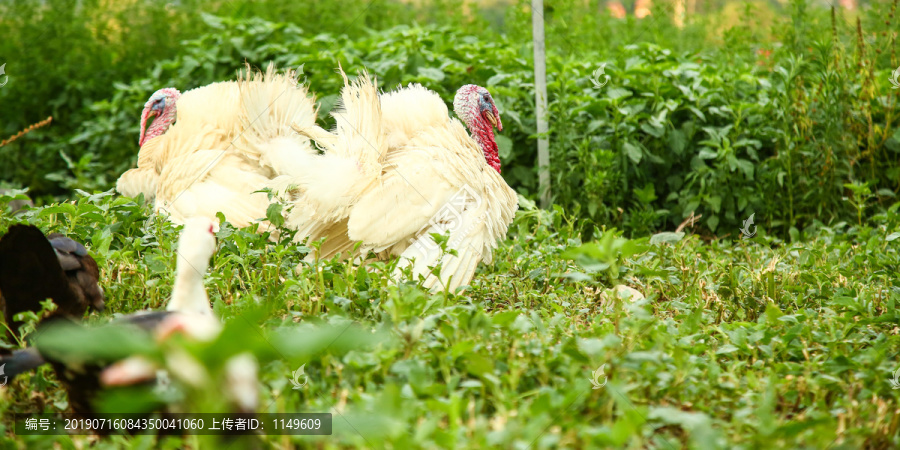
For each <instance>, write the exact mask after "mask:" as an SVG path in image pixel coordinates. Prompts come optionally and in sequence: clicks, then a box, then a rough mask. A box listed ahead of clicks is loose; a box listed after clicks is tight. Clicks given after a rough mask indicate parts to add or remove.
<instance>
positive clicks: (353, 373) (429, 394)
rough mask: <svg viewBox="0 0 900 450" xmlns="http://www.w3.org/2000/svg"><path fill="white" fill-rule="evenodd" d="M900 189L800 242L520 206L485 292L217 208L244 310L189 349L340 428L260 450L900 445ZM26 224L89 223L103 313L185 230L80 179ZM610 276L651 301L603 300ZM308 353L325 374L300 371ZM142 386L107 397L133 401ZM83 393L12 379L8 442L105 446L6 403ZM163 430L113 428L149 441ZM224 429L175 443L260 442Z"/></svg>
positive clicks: (133, 301)
mask: <svg viewBox="0 0 900 450" xmlns="http://www.w3.org/2000/svg"><path fill="white" fill-rule="evenodd" d="M9 199H10V197H2V198H0V204H3V203H5V202H6V201H8V200H9ZM525 203H527V202H525ZM526 206H527V205H526ZM898 207H900V204H897V205H894V206H893V207H892V208H889V209H888V210H887V211H886V212H885V213H883V214H880V215H877V216H874V217H873V218H872V219H871V220H870V221H869V222H867V223H863V225H862V226H858V225H853V224H837V225H834V226H832V227H820V228H819V229H818V230H817V231H816V232H815V233H814V234H813V236H814V237H813V238H811V239H809V240H807V241H805V242H794V243H786V242H782V241H780V240H778V239H777V238H774V237H771V236H769V235H768V234H767V232H766V230H765V229H763V228H759V229H758V232H757V235H756V236H755V237H754V238H752V239H744V240H729V239H722V240H714V241H711V242H704V241H703V240H701V239H700V238H699V237H698V236H696V235H692V234H690V229H688V230H687V231H688V234H687V235H685V236H683V237H681V238H680V239H679V236H678V235H672V234H667V235H660V236H657V237H655V238H653V239H648V238H642V239H637V240H628V239H625V238H622V237H620V236H619V234H618V233H617V232H615V231H613V230H594V236H598V238H597V240H596V241H595V242H592V243H587V244H586V245H584V246H582V243H581V241H580V239H579V237H578V233H577V232H576V231H575V230H578V229H579V225H580V224H578V223H574V222H570V221H569V220H567V218H566V217H565V215H564V214H563V213H562V212H561V211H560V210H558V209H557V210H555V211H552V212H548V211H539V210H535V209H529V208H527V207H526V208H524V209H523V210H521V211H520V212H519V213H518V216H517V217H516V221H515V222H514V223H513V225H512V227H511V229H510V233H509V236H508V239H507V240H506V241H504V242H503V243H502V245H501V248H500V250H499V251H498V252H497V254H496V255H495V261H494V264H493V265H490V266H482V267H481V269H480V270H479V272H478V273H477V275H476V277H475V279H474V281H473V282H472V287H471V289H469V290H466V291H464V292H461V293H439V294H436V295H431V294H429V293H427V292H424V291H422V290H421V289H420V288H418V287H417V286H416V285H415V283H414V282H412V281H411V280H410V281H409V282H406V283H401V284H399V285H392V284H391V283H389V282H388V278H387V275H386V274H389V273H390V269H391V268H390V266H389V265H385V264H380V263H379V264H371V265H368V266H364V267H355V266H352V265H349V264H343V263H340V262H337V261H322V262H318V263H316V264H309V265H304V266H302V268H301V270H300V271H299V272H295V271H294V270H293V269H294V267H295V266H296V265H297V264H299V263H300V262H301V259H302V257H303V255H304V254H305V253H306V252H307V251H308V250H309V249H308V248H307V247H304V246H301V245H296V244H293V243H290V242H289V241H288V240H287V239H289V238H286V240H285V241H282V242H277V243H272V242H268V241H266V240H265V237H264V236H259V235H257V234H255V233H253V232H252V230H235V229H233V228H230V227H229V226H224V227H223V229H222V230H221V231H220V232H219V235H218V236H219V249H218V252H217V253H216V255H215V256H214V258H213V263H212V266H211V269H210V271H209V274H208V276H207V281H206V286H207V289H208V291H209V294H210V298H211V300H212V301H213V302H214V307H215V310H216V311H217V312H218V313H219V314H220V315H221V317H223V319H225V320H226V322H227V323H228V327H227V329H226V331H225V332H224V333H225V334H224V335H223V337H222V338H221V339H220V341H218V342H217V343H215V344H211V345H207V346H198V347H196V348H194V347H192V348H191V351H192V352H193V354H194V355H195V356H196V357H198V358H200V359H201V360H202V361H204V362H205V363H206V364H208V365H209V367H210V370H211V380H215V377H216V370H218V369H217V367H219V366H221V364H220V362H221V361H223V360H224V357H225V356H227V355H230V354H234V353H237V352H239V351H245V350H249V351H252V352H254V353H255V354H256V356H257V358H258V359H259V360H260V362H261V365H262V369H261V372H260V388H261V393H262V402H261V404H262V405H263V408H262V411H261V412H330V413H332V414H333V415H334V434H333V435H332V436H321V437H310V436H307V437H281V436H266V437H263V438H260V441H259V442H257V444H260V443H261V446H262V447H263V448H270V447H271V448H287V447H290V446H295V447H296V446H299V447H317V448H350V447H366V448H382V447H385V448H436V447H443V448H523V449H524V448H661V449H671V448H791V449H793V448H892V447H896V446H897V445H900V436H898V425H900V415H898V414H896V412H897V409H898V398H900V390H893V389H892V388H891V384H890V383H889V380H890V379H891V376H892V375H891V373H892V372H893V371H895V370H896V369H897V368H898V366H900V361H898V349H900V338H898V336H897V334H898V331H900V329H898V326H897V322H898V315H897V313H896V306H897V302H898V299H900V286H898V283H897V280H896V277H895V273H896V271H897V269H898V263H900V257H898V242H900V240H898V239H897V238H898V237H900V232H898V230H900V214H897V212H896V211H897V209H898ZM17 221H26V222H30V223H34V224H37V225H38V226H39V227H41V228H42V229H43V230H44V231H48V232H49V231H60V232H63V233H66V234H68V235H69V236H73V237H78V238H79V239H81V240H82V241H84V242H85V244H86V245H87V246H88V248H89V249H90V251H91V252H92V254H93V255H94V256H95V258H97V260H98V263H99V264H100V267H101V275H102V279H103V284H104V289H105V290H106V293H107V296H108V299H107V308H108V310H107V312H105V313H103V314H101V315H99V316H98V315H96V314H95V315H93V316H91V317H90V318H89V319H88V322H94V323H100V322H104V321H106V320H107V319H108V318H109V316H111V315H114V314H117V313H129V312H133V311H135V310H138V309H141V308H162V307H164V305H165V301H166V299H167V298H168V296H169V294H170V291H171V286H172V281H173V271H174V260H175V257H174V253H173V252H174V245H175V241H176V237H177V229H176V228H175V227H173V226H172V225H170V224H168V223H167V222H165V221H163V220H161V219H160V218H158V217H154V216H149V211H148V209H147V208H146V207H142V206H139V205H138V204H136V203H135V202H134V201H132V200H131V199H127V198H121V197H117V196H115V195H112V194H109V193H107V194H94V195H92V196H86V195H82V196H80V198H78V199H77V200H76V201H75V202H73V203H63V204H54V205H49V206H47V207H44V208H39V209H36V210H32V211H29V212H27V213H26V214H24V215H21V216H16V217H11V216H10V215H8V214H5V213H4V214H3V216H2V217H0V232H3V231H4V230H5V229H6V228H8V226H9V225H10V224H12V223H15V222H17ZM735 234H738V232H737V230H735ZM569 258H572V259H569ZM614 283H624V284H627V285H630V286H632V287H635V288H637V289H638V290H640V291H641V292H643V293H644V294H645V295H646V297H647V298H646V300H642V301H638V302H634V303H632V302H630V301H626V300H622V299H618V298H616V297H615V296H611V295H608V293H607V292H606V290H607V289H608V288H610V287H612V285H613V284H614ZM301 364H305V372H306V374H307V375H308V376H309V384H308V385H306V386H305V387H304V389H303V390H300V391H296V390H292V389H291V385H290V384H289V378H290V376H291V372H292V371H294V370H295V369H297V368H298V367H299V366H300V365H301ZM604 364H605V366H604V367H603V368H604V376H601V377H598V380H597V381H599V382H601V383H602V382H603V380H607V382H606V384H605V385H604V386H603V387H602V388H600V389H592V384H591V382H590V380H591V378H592V373H593V372H594V371H595V370H596V369H597V368H599V367H601V365H604ZM182 392H183V394H184V396H185V400H184V401H185V404H186V406H185V409H186V410H187V411H194V412H204V411H210V410H211V409H210V408H214V407H215V405H217V403H216V402H217V401H220V397H221V390H220V387H219V385H217V384H216V383H212V382H211V383H210V384H209V385H208V386H204V387H202V388H190V387H186V386H185V387H182ZM136 395H137V394H135V396H131V397H129V396H119V397H115V396H113V397H110V398H107V399H106V402H107V403H106V404H107V405H108V406H107V407H108V408H111V409H113V410H117V411H120V410H121V408H123V407H125V406H129V407H135V403H136V402H137V400H136V399H138V398H139V397H137V396H136ZM66 407H67V403H66V396H65V393H64V391H62V390H61V389H60V388H59V387H58V385H57V382H56V380H55V378H54V375H53V374H52V372H51V371H50V370H49V369H42V370H40V371H39V372H37V373H36V374H34V375H31V376H23V377H20V378H18V379H17V380H16V381H15V382H13V383H11V384H10V385H9V386H7V387H6V388H3V389H0V412H2V419H0V430H2V435H3V436H2V437H0V447H3V448H16V447H18V448H25V447H27V448H50V447H53V446H54V445H55V444H54V442H58V443H59V445H62V448H81V447H82V446H85V445H88V442H89V439H88V438H87V437H84V436H77V437H71V438H70V437H65V436H56V437H48V436H40V437H28V436H16V435H14V434H12V433H11V431H10V429H11V428H12V426H13V423H12V414H13V413H37V412H51V413H52V412H62V411H64V410H65V409H66ZM117 408H119V409H117ZM154 439H155V438H153V437H150V436H138V437H134V438H124V437H113V438H110V439H107V440H102V441H100V442H99V443H98V444H97V446H98V448H121V447H125V446H133V447H134V448H152V447H153V446H155V445H156V444H155V443H154V442H155V441H154ZM216 439H218V438H216V437H212V436H200V437H193V436H192V437H187V438H185V439H184V441H183V442H182V441H181V440H180V439H179V438H169V439H168V440H167V441H166V442H164V443H162V444H160V445H161V447H163V448H178V447H181V446H183V445H186V446H188V447H190V448H201V447H202V448H224V447H225V445H233V448H244V447H246V446H249V445H251V444H252V443H251V442H250V441H245V440H241V441H234V442H232V441H229V442H225V443H223V442H216ZM213 446H215V447H213Z"/></svg>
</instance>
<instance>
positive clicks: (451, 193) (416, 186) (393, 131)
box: [274, 72, 518, 290]
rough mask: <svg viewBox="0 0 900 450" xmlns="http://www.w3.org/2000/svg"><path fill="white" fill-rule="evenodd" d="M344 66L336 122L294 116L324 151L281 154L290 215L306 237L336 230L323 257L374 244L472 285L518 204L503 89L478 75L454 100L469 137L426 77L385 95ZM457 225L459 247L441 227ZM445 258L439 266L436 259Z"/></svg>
mask: <svg viewBox="0 0 900 450" xmlns="http://www.w3.org/2000/svg"><path fill="white" fill-rule="evenodd" d="M342 75H343V76H344V81H345V86H344V89H343V90H342V93H341V101H342V105H343V108H342V109H341V110H339V111H338V112H335V113H333V114H332V115H333V116H335V118H336V129H335V131H334V132H333V133H329V132H327V131H325V130H323V129H322V128H319V127H318V126H315V125H303V124H297V127H296V129H297V130H298V131H299V132H300V133H301V134H303V135H306V136H309V137H310V138H312V139H313V140H314V141H316V142H317V143H318V144H319V145H320V146H321V147H322V148H323V149H324V154H322V155H317V154H314V153H311V152H302V151H297V152H295V156H294V158H293V165H292V166H290V165H289V164H288V163H282V164H280V167H284V168H285V170H286V175H284V176H281V177H279V178H276V179H275V181H274V185H275V186H276V187H277V189H278V190H280V191H285V192H289V193H290V199H291V201H292V202H293V209H292V210H291V211H290V212H289V214H288V217H287V220H286V225H287V226H289V227H293V228H296V229H297V230H298V233H297V237H307V236H308V237H310V238H312V239H313V240H317V239H319V238H323V237H324V238H326V241H325V244H324V245H323V247H322V248H321V252H320V254H319V256H320V257H325V258H327V257H331V256H333V255H335V254H337V253H342V255H345V256H359V255H363V256H364V255H366V254H367V253H368V251H373V252H375V253H376V254H378V255H379V257H390V256H395V257H396V256H399V257H400V258H401V262H400V265H399V266H400V267H403V266H406V265H410V264H412V272H413V274H414V275H415V276H419V275H423V276H424V277H425V281H424V286H425V287H426V288H430V289H432V290H439V289H444V288H446V289H449V290H454V289H456V288H457V287H460V286H463V285H467V284H468V283H469V282H470V281H471V279H472V277H473V275H474V272H475V269H476V267H477V265H478V263H479V262H481V261H484V262H487V263H490V262H491V260H492V254H493V250H494V249H495V248H497V241H498V240H499V239H502V238H504V237H505V235H506V231H507V228H508V226H509V224H510V223H511V222H512V219H513V216H514V214H515V211H516V209H517V205H518V198H517V195H516V192H515V191H514V190H513V189H511V188H510V187H509V186H508V185H507V184H506V181H505V180H504V179H503V177H501V176H500V160H499V157H498V154H497V153H498V148H497V144H496V141H495V137H494V132H493V128H494V127H495V126H496V127H497V128H498V129H501V130H502V123H501V121H500V114H499V111H498V110H497V107H496V106H495V104H494V101H493V98H492V97H491V95H490V93H488V91H487V90H486V89H484V88H482V87H479V86H475V85H466V86H463V87H462V88H460V89H459V91H458V92H457V93H456V97H455V99H454V102H453V104H454V110H455V112H456V114H457V116H459V118H460V119H462V120H463V121H464V122H465V124H466V126H467V127H468V128H469V130H471V132H472V133H473V135H472V136H470V135H469V133H467V132H466V128H465V127H464V126H463V124H462V123H461V122H460V121H459V120H457V119H452V118H450V117H449V113H448V111H447V107H446V105H445V104H444V102H443V100H441V98H440V96H438V95H437V94H436V93H434V92H432V91H430V90H428V89H426V88H424V87H422V86H420V85H410V86H409V87H407V88H402V89H399V90H396V91H394V92H390V93H387V94H384V95H383V96H382V97H381V98H380V99H379V96H378V92H377V90H376V87H375V85H374V84H373V82H372V81H371V80H370V79H369V77H368V75H367V74H363V75H362V76H360V77H359V78H358V79H357V81H356V82H354V83H352V84H351V83H350V82H349V80H347V77H346V75H344V74H343V72H342ZM291 188H293V189H291ZM448 232H449V240H448V241H447V244H446V245H447V247H448V248H447V249H448V250H454V251H455V253H456V255H453V254H451V253H450V252H443V251H442V249H441V247H440V245H438V244H437V243H436V242H435V240H434V239H433V237H432V235H431V234H432V233H439V234H446V233H448ZM360 242H361V243H362V245H361V247H360V248H359V252H358V253H356V254H353V253H352V250H353V248H354V245H355V244H356V243H360ZM413 261H414V262H413ZM438 264H440V266H441V269H440V272H439V275H438V276H435V274H433V273H432V270H431V269H430V267H434V266H436V265H438ZM398 270H399V269H398Z"/></svg>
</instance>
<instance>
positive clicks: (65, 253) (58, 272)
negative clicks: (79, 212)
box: [0, 225, 104, 338]
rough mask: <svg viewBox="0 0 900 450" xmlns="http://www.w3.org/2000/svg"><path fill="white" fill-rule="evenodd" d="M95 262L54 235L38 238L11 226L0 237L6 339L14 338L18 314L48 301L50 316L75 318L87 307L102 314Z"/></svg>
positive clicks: (73, 244) (1, 304) (33, 232)
mask: <svg viewBox="0 0 900 450" xmlns="http://www.w3.org/2000/svg"><path fill="white" fill-rule="evenodd" d="M99 277H100V270H99V269H98V267H97V262H96V261H94V258H92V257H91V255H89V254H88V252H87V249H85V248H84V246H83V245H81V244H80V243H78V242H76V241H74V240H72V239H69V238H67V237H65V236H63V235H61V234H59V233H52V234H50V235H49V236H44V233H42V232H41V230H39V229H38V228H37V227H34V226H32V225H13V226H11V227H10V228H9V231H8V232H7V233H6V234H5V235H3V237H2V238H0V307H2V308H3V314H4V317H5V319H6V324H7V326H8V327H9V331H8V333H9V335H10V338H12V337H14V336H18V335H19V333H18V331H19V327H20V326H21V325H22V323H21V322H19V321H16V320H14V319H13V317H14V316H15V315H16V314H18V313H21V312H25V311H32V312H39V311H40V310H41V302H42V301H44V300H46V299H48V298H50V299H52V300H53V302H54V303H55V304H56V306H57V310H56V311H55V312H54V313H53V315H55V316H65V317H68V318H71V319H76V320H80V319H81V318H82V317H84V313H85V312H86V311H87V310H88V309H89V308H93V309H95V310H97V311H103V308H104V303H103V290H102V289H101V288H100V285H99V284H98V279H99Z"/></svg>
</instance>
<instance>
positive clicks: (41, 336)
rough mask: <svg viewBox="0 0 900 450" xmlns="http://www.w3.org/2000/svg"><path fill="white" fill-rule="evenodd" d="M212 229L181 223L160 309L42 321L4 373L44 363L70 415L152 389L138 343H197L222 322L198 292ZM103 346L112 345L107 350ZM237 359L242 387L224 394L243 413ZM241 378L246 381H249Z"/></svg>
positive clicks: (250, 364) (151, 371) (201, 222)
mask: <svg viewBox="0 0 900 450" xmlns="http://www.w3.org/2000/svg"><path fill="white" fill-rule="evenodd" d="M215 225H216V223H215V222H214V220H213V219H209V218H205V217H195V218H191V219H188V221H187V223H186V224H185V226H184V230H182V233H181V236H180V237H179V242H178V252H177V264H176V275H175V286H174V287H173V290H172V297H171V298H170V299H169V303H168V306H167V310H166V311H141V312H137V313H133V314H128V315H125V316H122V317H119V318H116V319H115V320H113V321H112V322H111V323H110V324H109V325H107V326H105V327H91V328H88V327H85V326H81V325H79V324H77V323H75V322H74V321H72V320H70V319H69V318H67V317H64V316H63V317H58V318H56V319H55V320H49V321H47V320H45V321H43V322H41V324H39V326H38V332H37V333H35V334H37V335H38V336H37V337H36V339H35V346H33V347H29V348H26V349H23V350H17V351H15V352H13V353H12V355H9V356H5V357H0V365H2V364H5V365H6V375H7V376H8V377H9V378H10V379H12V378H13V377H15V376H16V375H19V374H21V373H23V372H25V371H29V370H32V369H34V368H36V367H38V366H40V365H42V364H44V363H49V364H50V365H51V366H52V367H53V370H54V372H55V373H56V375H57V378H58V379H59V380H60V383H61V384H62V385H63V387H64V388H65V389H66V391H67V393H68V398H69V406H70V407H71V409H72V411H73V412H75V413H77V414H89V413H93V412H95V411H96V410H95V406H96V404H95V403H96V400H97V398H98V396H99V395H98V394H99V393H100V392H101V391H103V390H104V389H106V388H109V387H124V386H137V385H153V384H155V383H156V382H157V379H156V378H157V375H158V373H159V368H158V367H156V365H155V364H154V363H153V362H151V361H149V360H148V359H146V358H144V357H143V356H134V355H133V353H129V352H132V351H133V349H134V348H138V347H141V346H142V345H144V344H142V342H143V343H146V342H147V341H148V339H147V338H148V337H149V338H150V340H152V339H155V340H157V341H162V340H165V339H167V338H168V337H169V336H171V335H172V334H174V333H176V332H180V333H182V334H184V335H186V336H188V337H190V338H193V339H195V340H198V341H211V340H213V339H215V337H216V336H218V334H219V333H220V331H221V328H222V324H221V322H220V321H219V319H218V318H217V317H216V316H215V314H214V313H213V310H212V307H211V306H210V303H209V298H208V296H207V294H206V290H205V288H204V287H203V277H204V275H205V274H206V270H207V268H208V266H209V259H210V257H211V256H212V254H213V253H214V252H215V247H216V241H215V234H214V228H215ZM110 341H115V342H116V344H117V345H110ZM169 356H170V355H166V357H167V358H168V357H169ZM233 359H234V358H233ZM240 361H245V362H243V363H241V364H238V367H235V369H233V370H232V371H231V372H233V375H232V374H231V373H230V372H229V377H232V376H235V377H237V378H238V379H239V380H241V381H243V383H232V384H233V386H234V389H233V390H235V392H234V393H230V392H228V391H229V390H230V389H231V388H226V393H227V394H228V396H229V397H230V398H235V399H236V400H238V401H236V402H235V403H237V406H238V408H237V410H238V411H239V412H244V410H245V408H246V406H247V405H249V406H250V407H251V408H255V406H256V401H255V399H256V397H255V391H252V392H250V393H249V394H247V393H246V391H247V388H246V385H247V384H250V385H252V386H254V387H255V380H256V365H255V361H250V360H247V359H246V357H245V359H244V360H241V359H238V362H240ZM248 374H249V375H248ZM175 375H176V376H177V375H178V374H177V373H176V374H175ZM248 377H249V378H251V379H252V380H251V381H249V382H247V381H246V379H248ZM245 399H246V400H245Z"/></svg>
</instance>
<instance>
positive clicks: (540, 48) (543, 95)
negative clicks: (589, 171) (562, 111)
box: [531, 0, 550, 209]
mask: <svg viewBox="0 0 900 450" xmlns="http://www.w3.org/2000/svg"><path fill="white" fill-rule="evenodd" d="M531 25H532V29H533V30H534V31H533V39H534V88H535V91H536V92H535V109H536V112H537V132H538V185H539V187H538V191H539V192H540V194H541V208H544V209H546V208H549V207H550V141H549V140H548V138H547V128H548V127H547V60H546V52H545V51H544V0H531Z"/></svg>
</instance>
